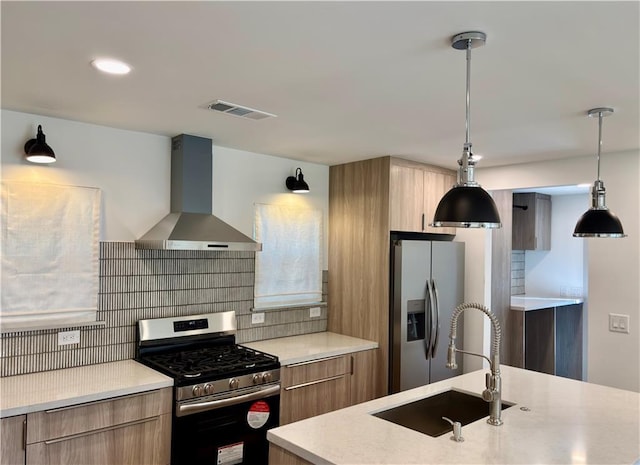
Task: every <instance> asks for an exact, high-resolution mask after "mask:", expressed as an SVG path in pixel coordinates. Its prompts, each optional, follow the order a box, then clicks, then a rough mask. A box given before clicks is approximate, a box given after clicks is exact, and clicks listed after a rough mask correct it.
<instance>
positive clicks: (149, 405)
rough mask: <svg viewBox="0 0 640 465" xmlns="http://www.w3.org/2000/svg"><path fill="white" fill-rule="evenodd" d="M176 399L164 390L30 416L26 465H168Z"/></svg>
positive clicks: (170, 392) (28, 420)
mask: <svg viewBox="0 0 640 465" xmlns="http://www.w3.org/2000/svg"><path fill="white" fill-rule="evenodd" d="M171 399H172V389H171V388H164V389H160V390H155V391H149V392H144V393H140V394H133V395H129V396H123V397H117V398H113V399H106V400H102V401H97V402H90V403H87V404H80V405H73V406H69V407H63V408H58V409H51V410H46V411H40V412H34V413H29V414H28V415H27V430H26V431H27V436H26V443H27V447H26V463H27V465H30V464H60V463H64V464H65V465H72V464H78V465H84V464H87V463H91V464H96V465H98V464H105V465H107V464H114V463H117V464H122V465H124V464H132V465H133V464H159V465H167V464H168V463H169V460H170V452H171V450H170V444H171ZM3 449H4V448H3Z"/></svg>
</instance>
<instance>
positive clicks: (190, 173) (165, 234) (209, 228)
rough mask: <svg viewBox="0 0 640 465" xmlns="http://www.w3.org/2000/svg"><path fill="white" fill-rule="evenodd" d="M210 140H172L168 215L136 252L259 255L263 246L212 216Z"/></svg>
mask: <svg viewBox="0 0 640 465" xmlns="http://www.w3.org/2000/svg"><path fill="white" fill-rule="evenodd" d="M212 146H213V143H212V140H211V139H206V138H203V137H197V136H191V135H187V134H181V135H179V136H175V137H173V138H172V139H171V213H169V214H168V215H167V216H165V217H164V218H163V219H162V220H161V221H160V222H159V223H158V224H156V225H155V226H154V227H153V228H151V229H150V230H149V231H148V232H147V233H146V234H145V235H144V236H142V237H141V238H140V239H138V240H137V241H135V246H136V249H156V250H243V251H254V252H255V251H260V250H262V245H261V244H259V243H258V242H256V241H254V240H253V239H251V238H250V237H248V236H245V235H244V234H242V233H241V232H240V231H238V230H237V229H235V228H233V227H232V226H229V225H228V224H227V223H225V222H224V221H222V220H221V219H219V218H217V217H215V216H213V215H212V214H211V211H212V198H213V156H212V152H211V150H212Z"/></svg>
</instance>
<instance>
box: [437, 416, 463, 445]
mask: <svg viewBox="0 0 640 465" xmlns="http://www.w3.org/2000/svg"><path fill="white" fill-rule="evenodd" d="M442 419H443V420H445V421H448V422H449V423H450V424H451V426H453V436H451V440H452V441H455V442H463V441H464V438H463V437H462V424H461V423H460V422H459V421H453V420H451V419H450V418H447V417H442Z"/></svg>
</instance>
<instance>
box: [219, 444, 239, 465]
mask: <svg viewBox="0 0 640 465" xmlns="http://www.w3.org/2000/svg"><path fill="white" fill-rule="evenodd" d="M243 447H244V443H242V442H238V443H236V444H229V445H228V446H222V447H218V462H217V465H234V464H237V463H242V451H243Z"/></svg>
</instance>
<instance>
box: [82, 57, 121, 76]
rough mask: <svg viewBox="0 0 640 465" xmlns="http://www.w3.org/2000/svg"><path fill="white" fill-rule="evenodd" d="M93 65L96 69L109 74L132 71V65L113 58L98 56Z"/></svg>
mask: <svg viewBox="0 0 640 465" xmlns="http://www.w3.org/2000/svg"><path fill="white" fill-rule="evenodd" d="M91 65H92V66H93V67H94V68H95V69H97V70H99V71H102V72H103V73H109V74H128V73H129V71H131V66H129V65H128V64H126V63H125V62H124V61H120V60H114V59H112V58H96V59H95V60H93V61H92V62H91Z"/></svg>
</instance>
